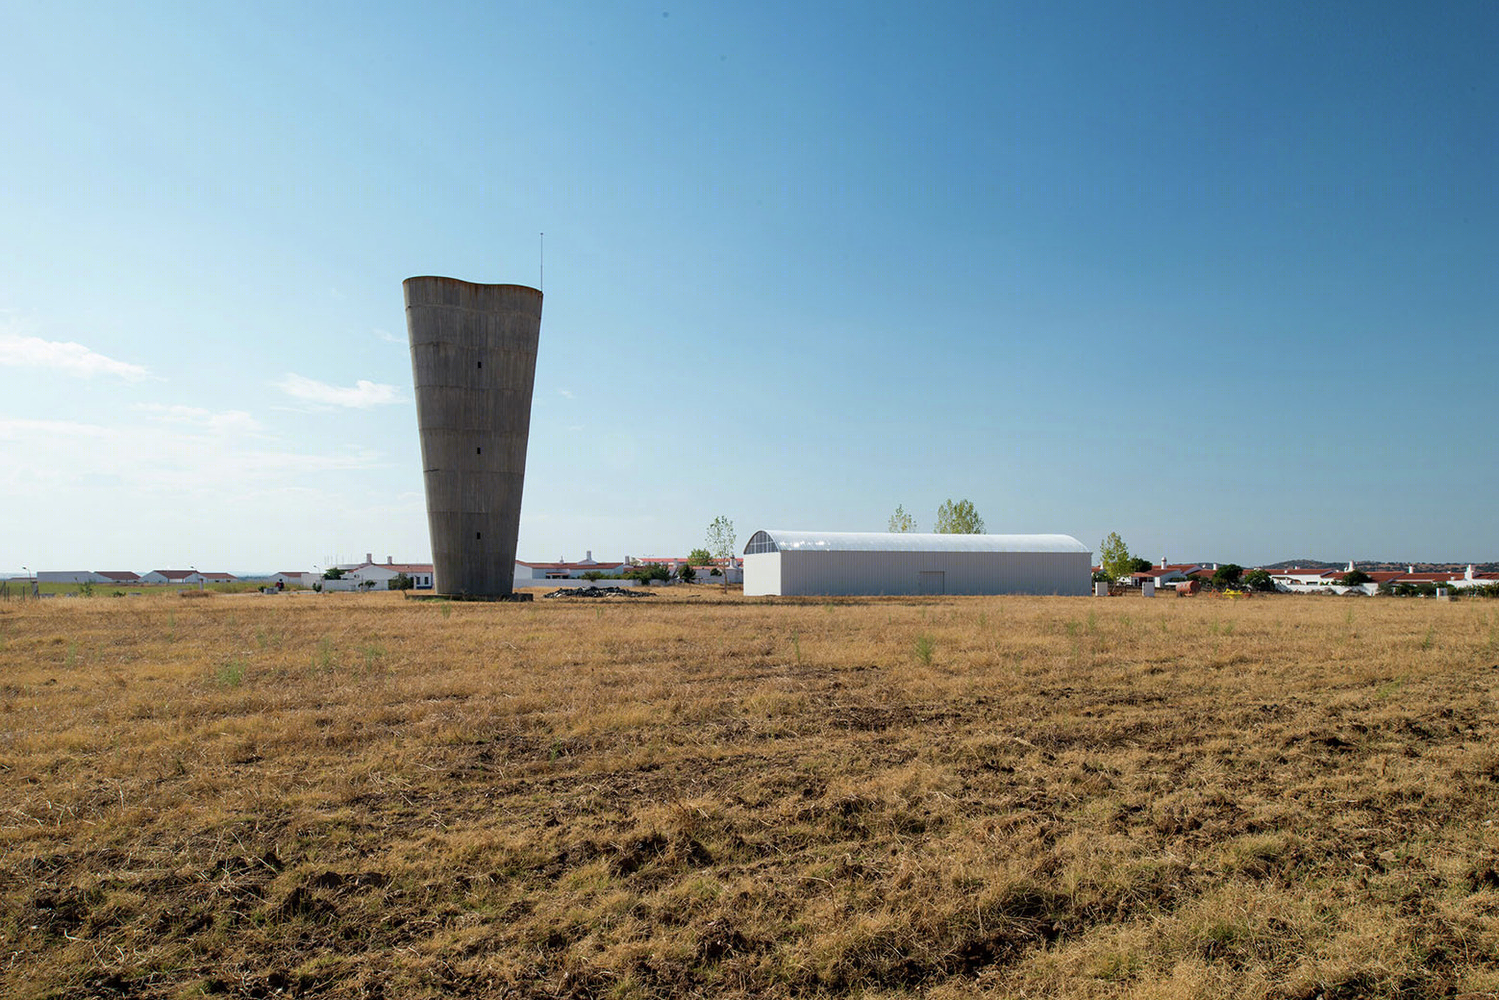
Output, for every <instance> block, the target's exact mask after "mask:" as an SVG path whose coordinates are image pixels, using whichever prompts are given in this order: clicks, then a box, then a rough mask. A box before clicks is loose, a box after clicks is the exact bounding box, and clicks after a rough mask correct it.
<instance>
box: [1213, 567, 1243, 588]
mask: <svg viewBox="0 0 1499 1000" xmlns="http://www.w3.org/2000/svg"><path fill="white" fill-rule="evenodd" d="M1243 575H1244V567H1243V566H1240V565H1239V564H1238V563H1223V564H1222V565H1220V566H1219V567H1218V568H1217V569H1215V570H1213V586H1214V587H1218V588H1220V589H1221V588H1228V587H1237V586H1238V585H1239V578H1240V577H1241V576H1243Z"/></svg>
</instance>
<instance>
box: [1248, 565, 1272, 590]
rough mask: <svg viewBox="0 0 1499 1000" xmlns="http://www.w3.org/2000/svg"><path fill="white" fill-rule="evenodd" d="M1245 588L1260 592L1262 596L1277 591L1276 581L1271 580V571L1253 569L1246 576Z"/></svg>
mask: <svg viewBox="0 0 1499 1000" xmlns="http://www.w3.org/2000/svg"><path fill="white" fill-rule="evenodd" d="M1244 586H1245V587H1246V588H1248V589H1249V590H1254V591H1258V592H1259V593H1262V594H1270V593H1274V591H1275V581H1274V580H1272V579H1271V578H1270V571H1269V570H1265V569H1252V570H1250V571H1249V572H1248V573H1245V574H1244Z"/></svg>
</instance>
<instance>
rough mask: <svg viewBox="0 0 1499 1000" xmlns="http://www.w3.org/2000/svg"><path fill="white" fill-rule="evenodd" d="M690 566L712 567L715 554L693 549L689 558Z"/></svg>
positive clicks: (688, 563)
mask: <svg viewBox="0 0 1499 1000" xmlns="http://www.w3.org/2000/svg"><path fill="white" fill-rule="evenodd" d="M687 565H689V566H712V565H713V554H712V553H711V552H709V551H708V550H707V549H693V550H692V552H691V553H690V554H689V555H688V556H687Z"/></svg>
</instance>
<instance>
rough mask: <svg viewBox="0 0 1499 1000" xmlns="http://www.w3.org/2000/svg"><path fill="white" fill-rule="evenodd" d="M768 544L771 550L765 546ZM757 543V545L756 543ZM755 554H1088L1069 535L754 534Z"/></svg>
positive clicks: (768, 531)
mask: <svg viewBox="0 0 1499 1000" xmlns="http://www.w3.org/2000/svg"><path fill="white" fill-rule="evenodd" d="M767 541H768V542H771V543H772V544H773V545H774V548H771V547H770V546H767V545H765V542H767ZM757 542H758V543H759V544H758V545H757V544H756V543H757ZM752 546H754V547H755V551H756V552H771V551H780V552H795V551H802V552H1089V551H1090V550H1089V549H1088V548H1087V547H1086V546H1084V545H1083V543H1082V542H1080V541H1078V540H1077V539H1076V538H1073V537H1072V536H1071V535H936V534H919V533H917V532H899V531H786V530H782V529H779V528H768V529H765V530H763V531H757V532H755V533H754V534H753V535H751V536H750V539H749V541H748V542H746V543H745V546H744V553H745V555H749V554H750V548H751V547H752Z"/></svg>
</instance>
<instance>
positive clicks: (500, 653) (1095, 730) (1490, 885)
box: [0, 588, 1499, 1000]
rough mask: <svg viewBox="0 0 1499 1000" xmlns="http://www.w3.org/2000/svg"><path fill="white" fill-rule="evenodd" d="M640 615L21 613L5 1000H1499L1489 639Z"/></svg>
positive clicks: (586, 611)
mask: <svg viewBox="0 0 1499 1000" xmlns="http://www.w3.org/2000/svg"><path fill="white" fill-rule="evenodd" d="M682 589H685V588H682ZM834 610H836V613H828V612H829V611H834ZM607 611H608V613H607V614H605V613H604V612H605V609H604V608H601V607H597V606H580V605H578V604H570V603H564V602H557V603H551V602H546V603H538V604H534V605H525V606H516V605H485V604H458V605H450V604H448V603H446V602H442V603H436V606H435V607H434V604H433V603H426V602H409V601H405V600H403V599H402V598H401V596H399V595H397V594H383V593H376V594H368V595H359V594H344V595H337V597H336V598H317V599H315V598H312V597H310V596H309V597H305V598H302V599H299V600H279V601H278V600H267V599H261V598H258V597H255V596H249V595H247V596H243V597H239V596H233V595H221V596H220V598H219V599H217V600H213V601H191V602H183V601H177V600H171V601H167V600H162V599H144V600H134V601H27V602H24V603H23V602H13V603H11V604H9V605H5V606H4V607H3V608H0V632H3V635H4V645H3V647H0V996H5V997H51V998H58V1000H61V998H71V997H95V996H106V995H111V996H112V995H127V996H135V997H149V998H155V997H161V998H166V997H180V996H194V995H202V994H209V995H223V996H229V997H250V996H273V995H278V994H279V995H301V996H314V997H328V998H353V997H365V996H376V995H384V996H387V997H397V996H400V997H432V998H435V997H445V996H455V995H489V996H517V997H525V996H549V997H578V998H581V997H599V998H605V997H614V998H626V997H647V996H662V995H679V996H710V995H711V996H730V997H751V996H753V997H762V996H768V997H791V996H824V997H841V996H848V997H854V996H865V997H870V998H871V1000H873V998H874V997H881V998H893V997H913V998H914V997H916V996H931V997H934V998H938V1000H942V998H946V1000H955V998H958V997H968V996H991V997H996V998H997V997H1011V996H1029V997H1056V998H1061V997H1087V998H1099V997H1132V998H1133V997H1140V998H1145V997H1161V998H1173V1000H1174V998H1189V997H1202V998H1207V997H1219V996H1244V997H1267V998H1268V997H1275V998H1290V997H1305V998H1308V1000H1310V998H1312V997H1316V996H1318V995H1322V996H1324V997H1327V998H1332V997H1350V996H1380V997H1412V998H1414V997H1427V996H1451V997H1456V996H1469V997H1478V996H1487V995H1492V994H1493V993H1494V992H1495V990H1496V989H1499V833H1496V830H1495V827H1494V826H1493V825H1492V822H1491V821H1492V820H1493V808H1494V807H1493V803H1494V802H1495V801H1496V800H1499V749H1496V747H1499V742H1496V739H1499V713H1496V711H1495V707H1494V692H1495V686H1496V684H1499V673H1496V672H1495V666H1496V661H1495V652H1494V651H1495V649H1496V643H1499V640H1496V622H1495V616H1494V614H1493V612H1492V610H1491V609H1490V608H1489V607H1486V606H1484V605H1480V604H1475V603H1474V602H1460V603H1438V602H1434V601H1395V600H1366V601H1363V602H1360V603H1359V604H1358V612H1357V628H1356V629H1354V628H1353V627H1352V617H1351V615H1352V612H1351V611H1349V609H1348V607H1347V605H1345V604H1344V603H1343V602H1341V601H1337V602H1334V601H1324V600H1315V599H1295V598H1268V599H1257V600H1251V601H1228V600H1226V599H1223V598H1221V597H1212V598H1207V599H1202V600H1197V601H1163V600H1157V601H1143V600H1133V601H1123V600H1113V601H1090V600H1088V599H1083V598H1079V599H1066V598H944V599H940V600H912V599H889V600H886V599H836V598H835V599H831V600H823V599H819V600H817V601H815V602H814V601H808V602H799V601H795V600H778V601H774V602H769V601H756V600H744V599H742V598H737V597H733V596H726V597H723V598H718V597H716V596H715V597H712V598H704V597H703V596H701V595H699V596H697V597H693V598H688V597H685V596H676V595H675V594H673V593H666V594H663V595H661V598H660V600H659V601H658V602H639V603H632V604H629V605H622V606H611V607H610V608H609V609H607ZM992 621H999V622H1002V623H1003V626H1002V627H998V628H995V627H985V626H986V625H987V623H989V622H992ZM787 636H790V642H787V641H786V639H785V637H787ZM913 637H914V640H913ZM922 640H925V644H926V645H925V648H926V650H927V655H925V656H923V655H922V653H921V650H922V648H923V647H922ZM809 651H810V652H811V655H804V654H806V653H807V652H809ZM913 651H914V652H915V655H914V656H913ZM937 651H940V652H937Z"/></svg>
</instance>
